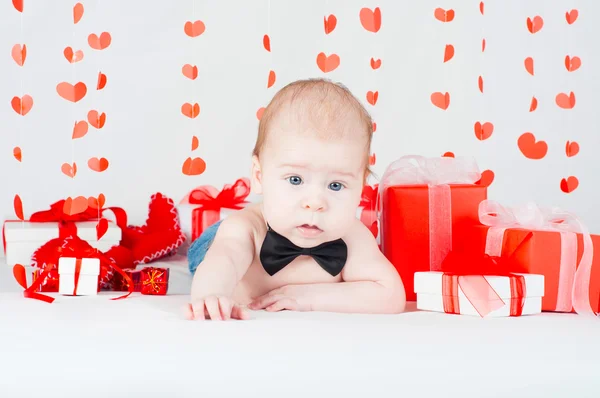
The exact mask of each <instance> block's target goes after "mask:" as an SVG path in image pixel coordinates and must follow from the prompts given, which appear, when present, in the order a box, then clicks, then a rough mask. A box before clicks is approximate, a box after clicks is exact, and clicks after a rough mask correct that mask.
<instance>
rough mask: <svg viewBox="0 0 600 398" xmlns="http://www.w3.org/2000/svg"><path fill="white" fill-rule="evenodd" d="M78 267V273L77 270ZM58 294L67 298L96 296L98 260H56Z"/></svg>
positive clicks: (98, 271) (64, 258) (70, 258)
mask: <svg viewBox="0 0 600 398" xmlns="http://www.w3.org/2000/svg"><path fill="white" fill-rule="evenodd" d="M78 267H79V271H77V268H78ZM58 275H59V276H58V293H59V294H64V295H68V296H94V295H97V294H98V276H99V275H100V259H98V258H74V257H61V258H59V259H58Z"/></svg>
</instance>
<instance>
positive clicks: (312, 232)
mask: <svg viewBox="0 0 600 398" xmlns="http://www.w3.org/2000/svg"><path fill="white" fill-rule="evenodd" d="M298 229H299V230H300V233H301V234H302V235H304V236H305V237H314V236H317V235H319V234H320V233H321V232H323V230H322V229H321V228H319V227H317V226H316V225H311V224H302V225H300V226H298Z"/></svg>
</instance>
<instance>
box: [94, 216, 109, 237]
mask: <svg viewBox="0 0 600 398" xmlns="http://www.w3.org/2000/svg"><path fill="white" fill-rule="evenodd" d="M106 231H108V220H107V219H106V218H101V219H100V221H98V224H96V237H97V238H98V240H100V239H102V237H103V236H104V234H105V233H106Z"/></svg>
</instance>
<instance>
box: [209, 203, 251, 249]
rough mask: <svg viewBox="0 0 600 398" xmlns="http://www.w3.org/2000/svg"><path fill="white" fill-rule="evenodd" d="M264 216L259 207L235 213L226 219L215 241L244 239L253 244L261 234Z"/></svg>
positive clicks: (247, 208)
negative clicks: (258, 234)
mask: <svg viewBox="0 0 600 398" xmlns="http://www.w3.org/2000/svg"><path fill="white" fill-rule="evenodd" d="M261 220H262V214H261V213H260V209H259V208H258V206H257V205H252V206H249V207H246V208H244V209H241V210H238V211H235V212H233V213H232V214H231V215H229V216H228V217H227V218H225V219H224V220H223V221H222V223H221V225H220V226H219V229H218V231H217V234H216V236H215V240H218V239H222V238H233V239H244V240H248V242H253V241H254V238H255V236H256V235H257V233H258V232H260V228H261Z"/></svg>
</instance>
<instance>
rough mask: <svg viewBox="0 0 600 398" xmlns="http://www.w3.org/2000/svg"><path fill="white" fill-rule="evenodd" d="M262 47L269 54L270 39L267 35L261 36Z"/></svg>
mask: <svg viewBox="0 0 600 398" xmlns="http://www.w3.org/2000/svg"><path fill="white" fill-rule="evenodd" d="M263 47H264V48H265V50H267V51H268V52H271V38H270V37H269V35H264V36H263Z"/></svg>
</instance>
